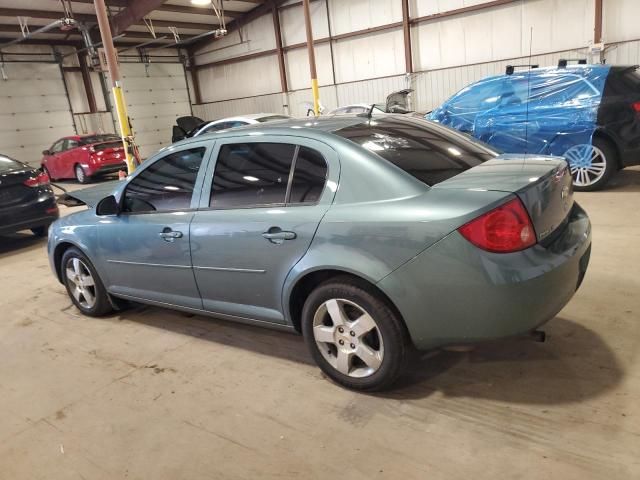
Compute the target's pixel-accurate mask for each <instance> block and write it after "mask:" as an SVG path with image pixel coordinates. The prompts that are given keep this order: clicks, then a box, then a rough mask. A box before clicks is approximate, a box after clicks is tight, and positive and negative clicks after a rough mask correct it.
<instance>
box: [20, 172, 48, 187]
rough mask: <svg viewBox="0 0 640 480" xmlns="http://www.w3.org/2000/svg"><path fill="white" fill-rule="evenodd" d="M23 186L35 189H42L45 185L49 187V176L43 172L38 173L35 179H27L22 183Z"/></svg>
mask: <svg viewBox="0 0 640 480" xmlns="http://www.w3.org/2000/svg"><path fill="white" fill-rule="evenodd" d="M24 184H25V185H26V186H27V187H31V188H35V187H43V186H45V185H49V175H47V174H46V173H44V172H41V173H39V174H38V175H36V176H35V177H31V178H28V179H26V180H25V181H24Z"/></svg>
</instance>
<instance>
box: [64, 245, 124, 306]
mask: <svg viewBox="0 0 640 480" xmlns="http://www.w3.org/2000/svg"><path fill="white" fill-rule="evenodd" d="M61 267H62V268H61V271H62V278H63V281H64V285H65V287H66V288H67V293H68V294H69V298H71V301H72V302H73V304H74V305H75V306H76V307H77V308H78V310H80V311H81V312H82V313H84V314H85V315H89V316H92V317H99V316H102V315H105V314H107V313H110V312H111V311H112V310H113V307H112V306H111V303H110V302H109V296H108V293H107V290H106V288H105V287H104V285H103V284H102V281H101V280H100V277H99V276H98V273H97V272H96V270H95V268H94V266H93V265H92V264H91V262H90V261H89V259H88V258H87V257H86V255H84V254H83V253H82V252H81V251H80V250H78V249H77V248H69V249H68V250H67V251H66V252H64V255H63V256H62V261H61Z"/></svg>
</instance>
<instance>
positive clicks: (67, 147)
mask: <svg viewBox="0 0 640 480" xmlns="http://www.w3.org/2000/svg"><path fill="white" fill-rule="evenodd" d="M77 146H78V142H77V141H75V140H71V139H68V140H67V141H66V143H65V144H64V149H65V150H71V149H72V148H76V147H77Z"/></svg>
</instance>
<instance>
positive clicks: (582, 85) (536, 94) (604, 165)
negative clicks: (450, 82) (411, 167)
mask: <svg viewBox="0 0 640 480" xmlns="http://www.w3.org/2000/svg"><path fill="white" fill-rule="evenodd" d="M427 118H428V119H430V120H434V121H437V122H440V123H443V124H444V125H447V126H450V127H454V128H457V129H458V130H460V131H463V132H465V133H468V134H470V135H473V136H474V137H475V138H477V139H479V140H482V141H484V142H486V143H488V144H490V145H492V146H494V147H496V148H498V149H500V150H502V151H504V152H505V153H535V154H545V155H557V156H563V157H565V158H566V159H567V161H568V162H569V165H570V167H571V173H572V175H573V184H574V187H575V189H576V190H585V191H590V190H599V189H601V188H602V187H604V185H605V184H606V183H607V181H608V180H609V178H610V177H611V175H612V174H613V173H614V172H615V171H616V170H618V169H620V168H624V167H628V166H632V165H638V164H640V74H639V73H638V67H637V66H609V65H571V66H567V65H566V62H561V63H560V64H559V65H558V67H557V68H556V67H553V68H533V69H531V70H529V71H518V72H514V71H513V68H509V67H508V68H507V74H505V75H499V76H495V77H489V78H485V79H483V80H481V81H479V82H477V83H474V84H472V85H470V86H468V87H465V88H464V89H462V90H461V91H460V92H458V93H456V94H455V95H454V96H453V97H451V98H450V99H448V100H447V101H446V102H444V103H443V104H442V105H441V106H440V107H438V108H437V109H435V110H434V111H433V112H431V113H430V114H429V115H428V116H427Z"/></svg>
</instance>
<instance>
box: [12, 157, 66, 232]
mask: <svg viewBox="0 0 640 480" xmlns="http://www.w3.org/2000/svg"><path fill="white" fill-rule="evenodd" d="M58 217H59V213H58V205H57V204H56V199H55V196H54V194H53V190H52V189H51V185H50V184H49V177H48V176H47V174H46V173H44V172H41V171H38V170H35V169H34V168H32V167H30V166H29V165H26V164H24V163H21V162H18V161H17V160H13V159H12V158H9V157H6V156H4V155H0V235H4V234H7V233H13V232H17V231H19V230H31V231H32V232H33V233H34V234H35V235H38V236H40V237H44V236H45V235H46V234H47V229H48V228H49V225H50V224H51V223H52V222H53V221H54V220H56V219H57V218H58Z"/></svg>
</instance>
